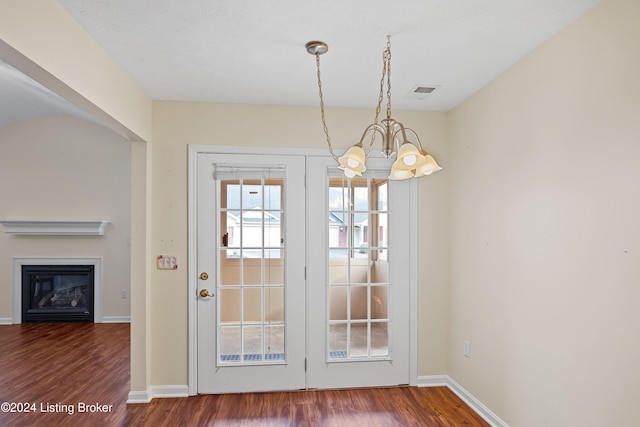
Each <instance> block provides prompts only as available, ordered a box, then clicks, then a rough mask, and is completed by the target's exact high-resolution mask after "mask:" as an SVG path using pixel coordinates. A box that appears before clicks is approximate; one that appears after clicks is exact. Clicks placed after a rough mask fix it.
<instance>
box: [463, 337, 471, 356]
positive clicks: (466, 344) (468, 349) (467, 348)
mask: <svg viewBox="0 0 640 427" xmlns="http://www.w3.org/2000/svg"><path fill="white" fill-rule="evenodd" d="M464 356H465V357H471V342H470V341H469V340H464Z"/></svg>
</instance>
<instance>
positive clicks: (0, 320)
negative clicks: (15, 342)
mask: <svg viewBox="0 0 640 427" xmlns="http://www.w3.org/2000/svg"><path fill="white" fill-rule="evenodd" d="M0 325H13V319H12V318H11V317H0Z"/></svg>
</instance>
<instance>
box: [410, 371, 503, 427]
mask: <svg viewBox="0 0 640 427" xmlns="http://www.w3.org/2000/svg"><path fill="white" fill-rule="evenodd" d="M442 386H447V387H449V389H450V390H451V391H453V392H454V393H455V394H456V395H457V396H458V397H459V398H460V399H462V400H463V401H464V403H466V404H467V405H469V407H470V408H471V409H473V410H474V411H475V412H476V413H477V414H478V415H480V416H481V417H482V418H483V419H484V420H485V421H486V422H488V423H489V424H491V425H492V426H494V427H509V425H508V424H507V423H505V422H504V421H502V420H501V419H500V417H498V416H497V415H496V414H494V413H493V412H492V411H491V410H490V409H489V408H487V407H486V406H485V405H483V404H482V402H480V401H479V400H478V399H476V398H475V397H474V396H473V395H472V394H471V393H469V392H468V391H467V390H465V389H464V388H463V387H462V386H461V385H460V384H458V383H457V382H455V381H454V380H453V379H452V378H451V377H450V376H449V375H427V376H421V377H418V387H442Z"/></svg>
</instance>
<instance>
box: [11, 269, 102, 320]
mask: <svg viewBox="0 0 640 427" xmlns="http://www.w3.org/2000/svg"><path fill="white" fill-rule="evenodd" d="M21 267H22V272H21V273H22V275H21V277H22V323H41V322H93V321H94V295H95V266H94V265H28V264H26V265H22V266H21Z"/></svg>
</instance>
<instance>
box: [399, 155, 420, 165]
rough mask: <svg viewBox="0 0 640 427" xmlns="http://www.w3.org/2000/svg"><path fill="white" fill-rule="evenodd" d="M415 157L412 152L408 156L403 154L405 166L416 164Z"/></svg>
mask: <svg viewBox="0 0 640 427" xmlns="http://www.w3.org/2000/svg"><path fill="white" fill-rule="evenodd" d="M416 160H417V157H416V156H415V155H414V154H409V155H408V156H404V157H403V158H402V161H403V162H404V164H405V165H407V166H413V165H415V164H416Z"/></svg>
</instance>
